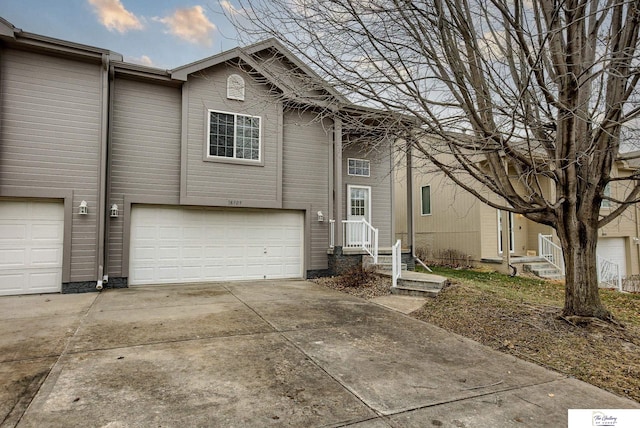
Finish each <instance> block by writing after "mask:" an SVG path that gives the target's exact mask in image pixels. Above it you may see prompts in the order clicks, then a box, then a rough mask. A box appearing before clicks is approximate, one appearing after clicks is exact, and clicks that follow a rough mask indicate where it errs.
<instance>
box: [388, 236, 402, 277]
mask: <svg viewBox="0 0 640 428" xmlns="http://www.w3.org/2000/svg"><path fill="white" fill-rule="evenodd" d="M391 258H392V263H391V284H392V285H391V286H392V287H396V286H397V285H398V279H400V278H401V277H402V248H401V244H400V240H399V239H398V240H397V241H396V243H395V245H394V246H393V247H391Z"/></svg>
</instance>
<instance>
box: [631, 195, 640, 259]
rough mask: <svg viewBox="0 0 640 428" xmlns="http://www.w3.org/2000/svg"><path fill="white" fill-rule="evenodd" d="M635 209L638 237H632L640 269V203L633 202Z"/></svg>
mask: <svg viewBox="0 0 640 428" xmlns="http://www.w3.org/2000/svg"><path fill="white" fill-rule="evenodd" d="M633 210H634V211H635V214H636V215H635V223H636V239H632V241H633V243H634V244H635V245H636V257H637V258H638V268H639V269H640V247H639V246H638V241H637V240H638V238H640V224H638V204H633Z"/></svg>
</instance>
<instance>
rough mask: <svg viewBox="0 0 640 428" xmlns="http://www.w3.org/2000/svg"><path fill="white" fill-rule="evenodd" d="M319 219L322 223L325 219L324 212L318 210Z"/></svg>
mask: <svg viewBox="0 0 640 428" xmlns="http://www.w3.org/2000/svg"><path fill="white" fill-rule="evenodd" d="M318 221H319V222H320V223H322V222H323V221H324V214H322V211H318Z"/></svg>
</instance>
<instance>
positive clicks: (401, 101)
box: [232, 0, 640, 319]
mask: <svg viewBox="0 0 640 428" xmlns="http://www.w3.org/2000/svg"><path fill="white" fill-rule="evenodd" d="M241 4H242V8H241V9H238V10H235V11H234V13H233V14H232V15H233V18H235V20H236V22H237V23H238V25H239V26H240V27H241V30H242V31H241V33H242V34H245V35H249V36H250V37H255V36H260V37H264V36H265V35H268V36H273V37H276V38H278V39H279V40H281V41H282V42H283V43H284V44H285V45H286V46H287V47H288V48H289V49H290V50H291V51H292V52H294V53H295V54H296V55H298V56H299V57H301V58H302V59H303V60H304V61H306V62H307V63H308V64H310V65H312V67H314V68H315V70H317V71H318V73H319V74H320V75H322V76H323V77H324V78H325V79H326V80H327V81H328V83H329V84H331V85H333V86H335V87H336V88H338V89H339V90H340V91H341V92H342V93H343V94H345V95H346V97H347V98H348V99H349V100H351V101H353V102H360V103H366V104H368V105H371V106H375V107H376V108H379V109H381V110H385V111H388V112H392V113H397V114H402V115H404V117H406V118H410V119H411V122H412V126H411V127H403V126H400V124H399V122H395V121H394V122H389V123H393V126H394V127H395V129H394V130H393V131H390V132H395V133H396V134H397V135H399V136H402V137H403V138H405V139H406V140H407V141H408V142H409V143H410V144H411V145H412V146H413V147H414V150H417V151H419V153H421V154H422V155H423V156H424V157H425V158H427V159H428V160H429V161H430V162H432V163H433V165H436V166H437V167H438V168H439V169H440V170H441V171H443V172H444V174H446V175H447V176H448V177H449V178H450V179H451V180H453V181H454V182H455V183H457V184H458V185H460V186H462V187H463V188H464V189H466V190H467V191H469V192H471V193H472V194H474V195H475V196H476V197H477V198H479V199H480V200H482V201H483V202H484V203H486V204H489V205H490V206H492V207H495V208H497V209H503V210H508V211H511V212H515V213H520V214H522V215H524V216H525V217H526V218H528V219H530V220H532V221H534V222H538V223H542V224H545V225H549V226H551V227H553V228H554V229H555V230H556V232H557V236H558V238H559V240H560V243H561V246H562V249H563V252H564V261H565V268H566V292H565V306H564V311H563V313H564V315H577V316H586V317H597V318H601V319H610V318H611V315H610V313H609V312H608V311H607V310H606V309H605V308H604V306H603V305H602V303H601V300H600V297H599V294H598V281H597V272H596V243H597V237H598V233H597V232H598V228H600V227H602V226H604V225H606V224H607V223H609V222H611V221H612V220H613V219H614V218H616V217H617V216H619V215H620V214H621V213H622V212H623V211H624V210H625V208H626V207H627V206H628V205H629V204H633V203H635V202H636V201H637V199H638V196H639V195H640V186H639V183H640V182H639V181H638V180H639V179H640V177H639V176H638V175H637V174H631V175H630V176H627V177H613V176H612V167H613V165H614V162H615V161H616V160H617V159H619V157H620V156H621V152H623V151H624V150H621V146H622V147H629V145H630V144H632V143H634V142H635V136H634V133H633V131H634V123H635V124H637V117H638V114H640V103H639V102H640V98H639V97H638V80H639V79H640V72H639V71H640V69H639V66H640V61H638V47H639V46H638V30H639V28H640V25H638V24H639V20H640V11H639V10H638V8H639V7H640V2H639V1H637V0H633V1H631V0H421V1H410V0H323V1H316V0H241ZM404 123H407V122H406V121H405V122H404ZM624 156H625V157H626V159H627V160H629V159H632V158H634V154H633V153H627V154H626V155H624ZM514 177H516V178H514ZM613 181H618V182H620V183H621V184H622V183H624V184H625V185H626V189H627V191H626V192H625V196H624V197H623V198H618V199H615V200H614V199H612V198H610V197H609V196H608V194H607V192H606V191H605V187H606V186H607V185H608V184H609V183H611V182H613ZM607 199H608V200H609V201H610V203H612V204H613V205H614V206H615V209H612V210H610V211H609V212H608V214H607V215H601V214H600V206H601V203H602V201H603V200H607Z"/></svg>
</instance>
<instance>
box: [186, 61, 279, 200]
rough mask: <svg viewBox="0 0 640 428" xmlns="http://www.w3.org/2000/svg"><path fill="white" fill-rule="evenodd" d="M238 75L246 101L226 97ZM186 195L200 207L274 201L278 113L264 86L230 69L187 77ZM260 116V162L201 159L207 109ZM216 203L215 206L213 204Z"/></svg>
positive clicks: (218, 68)
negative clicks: (229, 79) (231, 77)
mask: <svg viewBox="0 0 640 428" xmlns="http://www.w3.org/2000/svg"><path fill="white" fill-rule="evenodd" d="M230 74H241V75H242V76H243V78H244V80H245V85H246V90H245V100H244V101H237V100H229V99H227V97H226V87H227V77H228V76H229V75H230ZM185 90H186V91H187V96H188V118H187V141H186V144H187V151H186V163H185V166H186V183H185V184H186V188H185V192H186V195H184V196H186V197H188V198H196V199H197V200H198V201H201V202H202V203H204V204H207V203H209V202H208V201H207V198H215V199H216V200H217V201H218V203H219V201H220V200H221V199H229V200H237V201H240V202H241V203H240V206H242V207H251V206H259V204H260V203H275V202H276V201H277V199H278V185H279V184H280V177H279V175H278V162H279V159H278V144H279V141H278V140H279V139H280V138H281V125H282V116H281V115H282V112H281V109H280V107H279V104H278V103H276V100H275V99H274V98H273V97H272V96H271V95H269V94H268V92H267V89H266V87H264V86H262V85H258V84H257V83H256V82H254V81H252V80H251V78H250V77H249V76H247V75H245V74H244V73H242V72H240V71H239V70H238V69H237V68H234V67H231V66H224V65H223V66H218V67H214V68H211V69H208V70H205V71H202V72H200V73H197V74H196V75H192V76H190V77H189V82H188V84H187V86H186V87H185ZM209 109H211V110H216V111H221V112H226V113H236V114H243V115H249V116H258V117H260V122H261V125H260V126H261V136H260V137H261V145H262V164H261V165H256V164H255V163H254V164H252V163H247V164H237V163H223V162H216V161H215V160H212V159H207V158H206V153H207V147H206V145H207V133H208V130H207V129H206V127H207V115H208V110H209ZM214 204H215V203H214Z"/></svg>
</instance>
